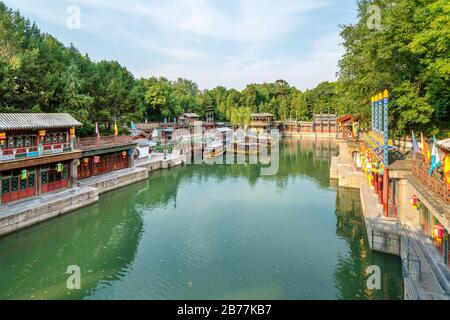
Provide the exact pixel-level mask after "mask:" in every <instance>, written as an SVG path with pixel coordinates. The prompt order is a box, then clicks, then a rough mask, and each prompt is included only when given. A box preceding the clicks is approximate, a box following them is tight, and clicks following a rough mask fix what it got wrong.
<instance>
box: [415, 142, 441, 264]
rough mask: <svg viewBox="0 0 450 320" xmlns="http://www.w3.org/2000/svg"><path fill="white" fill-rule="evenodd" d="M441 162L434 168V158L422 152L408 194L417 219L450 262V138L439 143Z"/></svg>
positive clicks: (427, 235)
mask: <svg viewBox="0 0 450 320" xmlns="http://www.w3.org/2000/svg"><path fill="white" fill-rule="evenodd" d="M436 146H437V147H438V155H439V156H440V159H439V160H440V161H441V165H440V166H439V167H437V168H436V169H435V170H430V165H431V163H430V159H427V158H426V157H425V156H422V155H418V157H417V159H416V160H415V161H414V164H413V176H411V177H410V178H409V179H408V180H409V182H410V189H411V190H410V193H409V194H408V196H409V199H407V200H409V201H410V204H408V205H409V207H410V208H411V207H412V212H413V215H415V219H414V220H415V221H416V223H417V224H418V226H419V227H420V229H421V231H422V232H423V235H424V236H425V237H428V238H429V239H430V241H431V242H432V243H433V244H434V245H435V246H436V248H437V250H438V252H439V254H440V255H441V257H442V259H443V261H444V262H445V264H447V265H449V266H450V248H449V244H450V243H449V231H450V139H446V140H442V141H439V142H437V143H436Z"/></svg>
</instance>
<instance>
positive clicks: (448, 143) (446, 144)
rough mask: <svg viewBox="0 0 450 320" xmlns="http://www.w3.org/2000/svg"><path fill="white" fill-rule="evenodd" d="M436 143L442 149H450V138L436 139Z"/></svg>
mask: <svg viewBox="0 0 450 320" xmlns="http://www.w3.org/2000/svg"><path fill="white" fill-rule="evenodd" d="M436 144H437V145H438V146H439V147H441V148H442V149H444V150H447V151H450V138H448V139H444V140H440V141H437V142H436Z"/></svg>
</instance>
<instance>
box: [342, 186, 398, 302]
mask: <svg viewBox="0 0 450 320" xmlns="http://www.w3.org/2000/svg"><path fill="white" fill-rule="evenodd" d="M361 212H362V208H361V200H360V195H359V190H358V189H347V188H338V190H337V197H336V217H337V223H336V233H337V235H338V236H339V237H340V238H341V239H344V240H345V241H346V242H347V243H348V247H349V252H348V254H346V255H341V256H339V258H338V263H337V265H336V270H335V274H334V280H335V283H336V287H337V288H338V289H339V294H338V298H339V299H346V300H348V299H377V300H381V299H390V300H393V299H403V282H402V278H401V277H399V275H400V274H401V263H400V259H399V258H398V257H395V256H391V255H387V254H382V253H377V252H372V251H371V250H370V248H369V244H368V243H367V235H366V229H365V224H364V217H363V216H362V214H361ZM370 265H376V266H379V267H380V271H381V289H379V290H376V289H368V287H367V285H366V281H367V280H366V279H367V278H368V274H367V273H366V269H367V267H368V266H370Z"/></svg>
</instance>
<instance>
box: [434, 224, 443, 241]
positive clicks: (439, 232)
mask: <svg viewBox="0 0 450 320" xmlns="http://www.w3.org/2000/svg"><path fill="white" fill-rule="evenodd" d="M433 235H434V237H435V238H438V239H442V238H444V227H443V226H442V225H441V224H437V225H435V226H434V227H433Z"/></svg>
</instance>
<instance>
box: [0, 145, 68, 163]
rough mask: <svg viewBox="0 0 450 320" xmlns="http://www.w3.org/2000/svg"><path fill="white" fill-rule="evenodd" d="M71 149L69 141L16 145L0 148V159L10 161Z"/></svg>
mask: <svg viewBox="0 0 450 320" xmlns="http://www.w3.org/2000/svg"><path fill="white" fill-rule="evenodd" d="M70 151H73V149H72V145H71V144H70V143H55V144H46V145H43V146H42V148H40V147H39V146H28V147H16V148H8V149H0V161H11V160H18V159H24V158H33V157H39V156H42V155H51V154H59V153H64V152H70Z"/></svg>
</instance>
